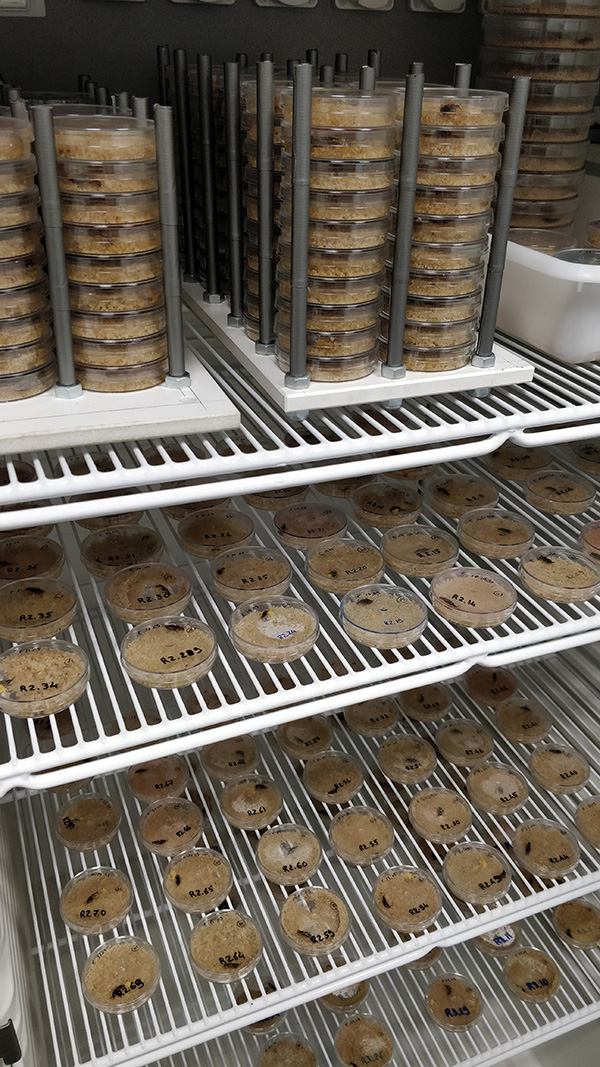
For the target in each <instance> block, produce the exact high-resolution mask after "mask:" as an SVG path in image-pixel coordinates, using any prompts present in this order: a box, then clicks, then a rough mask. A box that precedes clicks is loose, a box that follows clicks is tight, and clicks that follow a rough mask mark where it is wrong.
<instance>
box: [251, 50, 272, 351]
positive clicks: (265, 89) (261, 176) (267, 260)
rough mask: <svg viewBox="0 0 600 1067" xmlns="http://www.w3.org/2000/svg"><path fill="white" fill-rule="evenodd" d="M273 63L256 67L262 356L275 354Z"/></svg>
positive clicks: (259, 343) (259, 348)
mask: <svg viewBox="0 0 600 1067" xmlns="http://www.w3.org/2000/svg"><path fill="white" fill-rule="evenodd" d="M273 93H274V88H273V62H272V60H270V59H261V61H260V62H259V63H257V64H256V109H257V124H258V130H257V138H258V145H257V178H258V341H257V342H256V345H255V349H256V351H257V352H258V353H259V354H260V355H267V354H271V353H273V351H274V342H275V328H274V317H275V316H274V309H275V275H274V272H273V210H274V177H273V128H274V122H273V106H274V103H273V102H274V95H273Z"/></svg>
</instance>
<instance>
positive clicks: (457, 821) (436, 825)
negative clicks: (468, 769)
mask: <svg viewBox="0 0 600 1067" xmlns="http://www.w3.org/2000/svg"><path fill="white" fill-rule="evenodd" d="M408 817H409V819H410V822H411V825H412V826H413V828H414V829H415V830H416V832H417V833H418V834H419V835H420V836H421V837H424V838H425V840H426V841H433V842H434V843H435V844H439V845H450V844H453V843H454V842H455V841H459V840H460V839H461V837H464V836H465V834H466V833H468V832H469V830H470V829H471V824H472V822H473V812H472V811H471V807H470V805H469V804H468V803H467V801H466V800H465V798H464V797H461V796H460V794H459V793H456V792H455V791H454V790H453V789H442V788H440V787H437V786H436V787H434V788H430V789H420V790H419V792H418V793H415V795H414V797H413V798H412V800H411V802H410V806H409V809H408Z"/></svg>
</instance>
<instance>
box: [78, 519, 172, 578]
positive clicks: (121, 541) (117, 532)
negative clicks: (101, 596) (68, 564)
mask: <svg viewBox="0 0 600 1067" xmlns="http://www.w3.org/2000/svg"><path fill="white" fill-rule="evenodd" d="M80 551H81V559H82V562H83V565H84V567H85V568H86V570H87V571H89V573H90V574H93V575H94V577H95V578H111V577H112V576H113V574H116V572H117V571H119V570H121V569H122V568H123V567H131V566H132V564H134V563H154V562H155V561H156V560H158V559H160V557H161V555H162V551H163V544H162V541H161V539H160V537H159V536H158V535H157V534H155V533H154V530H150V529H148V528H147V527H145V526H109V527H107V528H106V529H103V530H94V531H93V532H92V533H90V534H88V536H87V537H86V538H85V540H84V541H82V543H81V548H80Z"/></svg>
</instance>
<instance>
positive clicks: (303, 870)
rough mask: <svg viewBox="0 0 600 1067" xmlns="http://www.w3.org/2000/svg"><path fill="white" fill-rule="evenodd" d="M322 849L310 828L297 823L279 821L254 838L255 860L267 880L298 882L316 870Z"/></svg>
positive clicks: (283, 882)
mask: <svg viewBox="0 0 600 1067" xmlns="http://www.w3.org/2000/svg"><path fill="white" fill-rule="evenodd" d="M322 858H323V852H322V849H321V845H320V842H319V839H318V837H317V835H316V834H314V833H313V831H312V830H309V829H308V828H307V827H306V826H299V825H298V824H297V823H281V824H280V825H279V826H272V827H271V829H270V830H266V831H265V833H264V834H261V836H260V837H259V839H258V845H257V848H256V863H257V866H258V869H259V871H260V872H261V874H262V875H263V877H264V878H266V879H267V881H268V882H274V883H275V884H276V885H301V883H302V882H307V881H308V880H309V878H312V877H313V875H314V874H316V873H317V871H318V869H319V867H320V865H321V860H322Z"/></svg>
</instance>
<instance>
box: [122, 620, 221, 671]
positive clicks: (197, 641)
mask: <svg viewBox="0 0 600 1067" xmlns="http://www.w3.org/2000/svg"><path fill="white" fill-rule="evenodd" d="M216 658H217V641H216V638H215V635H214V633H213V632H212V630H211V629H210V627H208V626H206V625H205V623H203V622H200V620H199V619H195V618H190V617H187V616H185V615H166V616H165V617H164V618H160V619H150V620H149V621H148V622H141V623H139V624H138V626H135V627H134V628H133V629H132V630H129V632H128V633H127V634H126V635H125V637H124V638H123V641H122V642H121V663H122V665H123V667H124V669H125V671H126V672H127V674H128V675H129V676H130V677H131V678H133V680H134V681H135V682H138V683H139V684H140V685H144V686H147V687H148V688H150V689H179V688H181V687H182V686H186V685H191V684H192V683H193V682H197V681H199V679H200V678H203V677H204V675H205V674H208V673H209V671H210V670H211V668H212V666H213V664H214V662H215V660H216Z"/></svg>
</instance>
